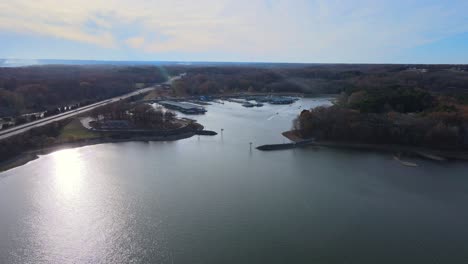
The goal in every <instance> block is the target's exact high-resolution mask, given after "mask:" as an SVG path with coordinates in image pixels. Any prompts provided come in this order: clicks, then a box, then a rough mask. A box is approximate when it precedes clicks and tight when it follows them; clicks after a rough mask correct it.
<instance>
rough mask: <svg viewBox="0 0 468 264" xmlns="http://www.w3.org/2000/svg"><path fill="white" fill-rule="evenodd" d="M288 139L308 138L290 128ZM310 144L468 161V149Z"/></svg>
mask: <svg viewBox="0 0 468 264" xmlns="http://www.w3.org/2000/svg"><path fill="white" fill-rule="evenodd" d="M281 134H282V135H283V136H284V137H286V138H287V139H289V140H291V141H293V142H300V141H303V140H306V139H304V138H301V137H300V136H299V135H297V133H296V131H294V130H290V131H285V132H283V133H281ZM307 145H308V146H317V147H329V148H342V149H354V150H364V151H380V152H391V153H406V154H410V155H414V156H417V157H419V158H423V159H426V160H433V161H447V160H461V161H468V151H456V150H441V149H431V148H424V147H413V146H403V145H387V144H367V143H355V142H340V141H314V142H310V143H308V144H307Z"/></svg>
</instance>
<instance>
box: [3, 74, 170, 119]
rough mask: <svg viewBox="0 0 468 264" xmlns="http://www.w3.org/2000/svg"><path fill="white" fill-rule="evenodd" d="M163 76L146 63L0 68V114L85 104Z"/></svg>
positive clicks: (155, 80) (158, 79)
mask: <svg viewBox="0 0 468 264" xmlns="http://www.w3.org/2000/svg"><path fill="white" fill-rule="evenodd" d="M164 80H166V76H165V75H164V74H163V73H162V72H161V71H160V70H159V69H158V68H156V67H150V66H139V67H130V66H89V65H88V66H66V65H49V66H31V67H18V68H0V117H8V116H17V115H19V114H24V113H31V112H38V111H47V110H49V111H51V112H53V111H56V109H58V108H62V109H63V108H67V107H76V106H80V105H85V104H89V103H92V102H95V101H99V100H103V99H106V98H110V97H114V96H118V95H121V94H124V93H128V92H131V91H132V90H134V89H135V88H136V87H137V86H139V85H140V86H141V85H147V84H153V83H158V82H162V81H164ZM137 84H138V85H137Z"/></svg>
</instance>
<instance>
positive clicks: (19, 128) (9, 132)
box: [0, 87, 154, 140]
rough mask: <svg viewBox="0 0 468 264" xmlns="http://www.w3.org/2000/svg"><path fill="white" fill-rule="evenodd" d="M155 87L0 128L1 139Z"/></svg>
mask: <svg viewBox="0 0 468 264" xmlns="http://www.w3.org/2000/svg"><path fill="white" fill-rule="evenodd" d="M153 89H154V87H147V88H144V89H140V90H137V91H135V92H131V93H128V94H125V95H121V96H117V97H114V98H111V99H107V100H104V101H101V102H97V103H94V104H91V105H87V106H83V107H80V108H77V109H74V110H71V111H68V112H65V113H61V114H58V115H54V116H50V117H46V118H43V119H40V120H36V121H33V122H29V123H26V124H23V125H19V126H15V127H12V128H8V129H5V130H0V140H4V139H7V138H9V137H12V136H15V135H19V134H21V133H24V132H26V131H28V130H30V129H33V128H35V127H41V126H45V125H47V124H50V123H53V122H56V121H60V120H63V119H67V118H70V117H73V116H76V115H80V114H83V113H86V112H88V111H91V110H93V109H95V108H97V107H100V106H104V105H108V104H111V103H114V102H117V101H120V100H123V99H126V98H129V97H131V96H134V95H138V94H141V93H148V92H150V91H151V90H153Z"/></svg>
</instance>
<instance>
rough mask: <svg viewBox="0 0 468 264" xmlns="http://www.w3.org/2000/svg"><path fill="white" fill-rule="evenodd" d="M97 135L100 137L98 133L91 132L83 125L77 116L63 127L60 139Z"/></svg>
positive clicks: (77, 138)
mask: <svg viewBox="0 0 468 264" xmlns="http://www.w3.org/2000/svg"><path fill="white" fill-rule="evenodd" d="M97 137H99V135H98V134H97V133H94V132H91V131H89V130H88V129H86V128H85V127H83V125H82V124H81V122H80V120H79V119H76V118H75V119H73V120H72V121H70V123H68V124H67V125H66V126H65V127H64V128H63V129H62V131H61V133H60V136H59V139H60V140H63V141H74V140H79V139H90V138H97Z"/></svg>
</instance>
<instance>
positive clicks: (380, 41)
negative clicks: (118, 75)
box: [0, 0, 468, 63]
mask: <svg viewBox="0 0 468 264" xmlns="http://www.w3.org/2000/svg"><path fill="white" fill-rule="evenodd" d="M0 57H1V58H23V59H93V60H175V61H264V62H318V63H320V62H328V63H334V62H344V63H349V62H363V63H375V62H385V63H468V1H467V0H460V1H458V0H440V1H434V0H388V1H384V0H347V1H338V0H197V1H194V0H112V1H111V0H106V1H101V0H0Z"/></svg>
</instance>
